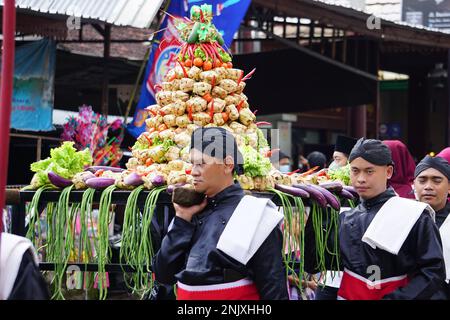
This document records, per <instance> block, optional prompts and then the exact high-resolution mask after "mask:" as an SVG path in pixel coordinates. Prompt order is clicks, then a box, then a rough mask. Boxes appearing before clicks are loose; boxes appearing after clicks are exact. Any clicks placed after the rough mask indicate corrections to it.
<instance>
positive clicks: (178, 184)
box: [167, 182, 186, 194]
mask: <svg viewBox="0 0 450 320" xmlns="http://www.w3.org/2000/svg"><path fill="white" fill-rule="evenodd" d="M185 184H186V183H184V182H179V183H175V184H171V185H170V186H168V187H167V193H168V194H172V193H173V190H174V189H175V188H178V187H182V186H184V185H185Z"/></svg>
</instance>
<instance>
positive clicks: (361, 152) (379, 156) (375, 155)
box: [348, 138, 393, 166]
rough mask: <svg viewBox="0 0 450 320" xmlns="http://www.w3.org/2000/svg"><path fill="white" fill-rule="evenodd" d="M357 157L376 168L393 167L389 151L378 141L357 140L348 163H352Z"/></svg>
mask: <svg viewBox="0 0 450 320" xmlns="http://www.w3.org/2000/svg"><path fill="white" fill-rule="evenodd" d="M359 157H361V158H363V159H364V160H366V161H368V162H370V163H372V164H375V165H377V166H387V165H393V162H392V155H391V150H389V147H388V146H387V145H385V144H384V143H383V142H381V141H380V140H375V139H364V138H361V139H359V140H358V141H357V142H356V144H355V146H354V147H353V149H352V151H351V152H350V156H349V157H348V161H349V162H352V161H353V160H355V159H356V158H359Z"/></svg>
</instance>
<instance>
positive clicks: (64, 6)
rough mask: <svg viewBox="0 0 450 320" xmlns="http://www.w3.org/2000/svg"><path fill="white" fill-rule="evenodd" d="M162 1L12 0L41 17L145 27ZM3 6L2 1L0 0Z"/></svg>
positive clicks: (148, 24)
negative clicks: (51, 15) (42, 14)
mask: <svg viewBox="0 0 450 320" xmlns="http://www.w3.org/2000/svg"><path fill="white" fill-rule="evenodd" d="M163 1H164V0H108V1H105V0H97V1H92V0H16V7H17V8H20V9H24V10H31V11H36V12H41V13H44V14H58V15H67V16H73V17H77V18H78V17H79V18H84V19H92V20H99V21H103V22H107V23H110V24H113V25H117V26H131V27H135V28H148V27H149V26H150V25H151V23H152V21H153V18H154V17H155V15H156V14H157V12H158V10H159V8H160V7H161V4H162V3H163ZM0 4H1V5H3V0H0Z"/></svg>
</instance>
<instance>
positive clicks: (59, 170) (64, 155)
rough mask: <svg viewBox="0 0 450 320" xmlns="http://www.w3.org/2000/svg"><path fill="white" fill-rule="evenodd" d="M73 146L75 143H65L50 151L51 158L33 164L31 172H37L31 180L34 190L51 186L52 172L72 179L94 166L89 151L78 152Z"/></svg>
mask: <svg viewBox="0 0 450 320" xmlns="http://www.w3.org/2000/svg"><path fill="white" fill-rule="evenodd" d="M73 145H74V142H73V141H65V142H64V143H63V144H62V145H61V147H59V148H54V149H52V150H50V157H48V158H47V159H44V160H40V161H37V162H34V163H32V164H31V166H30V168H31V171H33V172H36V173H35V175H34V176H33V179H32V180H31V185H32V187H33V188H35V189H36V188H39V187H41V186H43V185H45V184H50V181H49V180H48V173H49V172H50V171H53V172H54V173H56V174H57V175H59V176H61V177H63V178H66V179H72V178H73V176H74V175H75V174H77V173H78V172H81V171H83V170H84V168H85V166H89V165H92V156H91V153H90V151H89V149H87V148H86V149H85V150H83V151H77V149H75V148H74V146H73Z"/></svg>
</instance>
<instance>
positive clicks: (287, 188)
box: [275, 184, 309, 198]
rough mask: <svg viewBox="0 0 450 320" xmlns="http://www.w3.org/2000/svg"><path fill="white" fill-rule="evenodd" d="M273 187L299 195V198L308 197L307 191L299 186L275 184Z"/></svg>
mask: <svg viewBox="0 0 450 320" xmlns="http://www.w3.org/2000/svg"><path fill="white" fill-rule="evenodd" d="M275 189H277V190H280V191H282V192H284V193H287V194H290V195H291V196H295V197H300V198H309V193H308V192H307V191H305V190H302V189H299V188H293V187H290V186H286V185H284V184H275Z"/></svg>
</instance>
